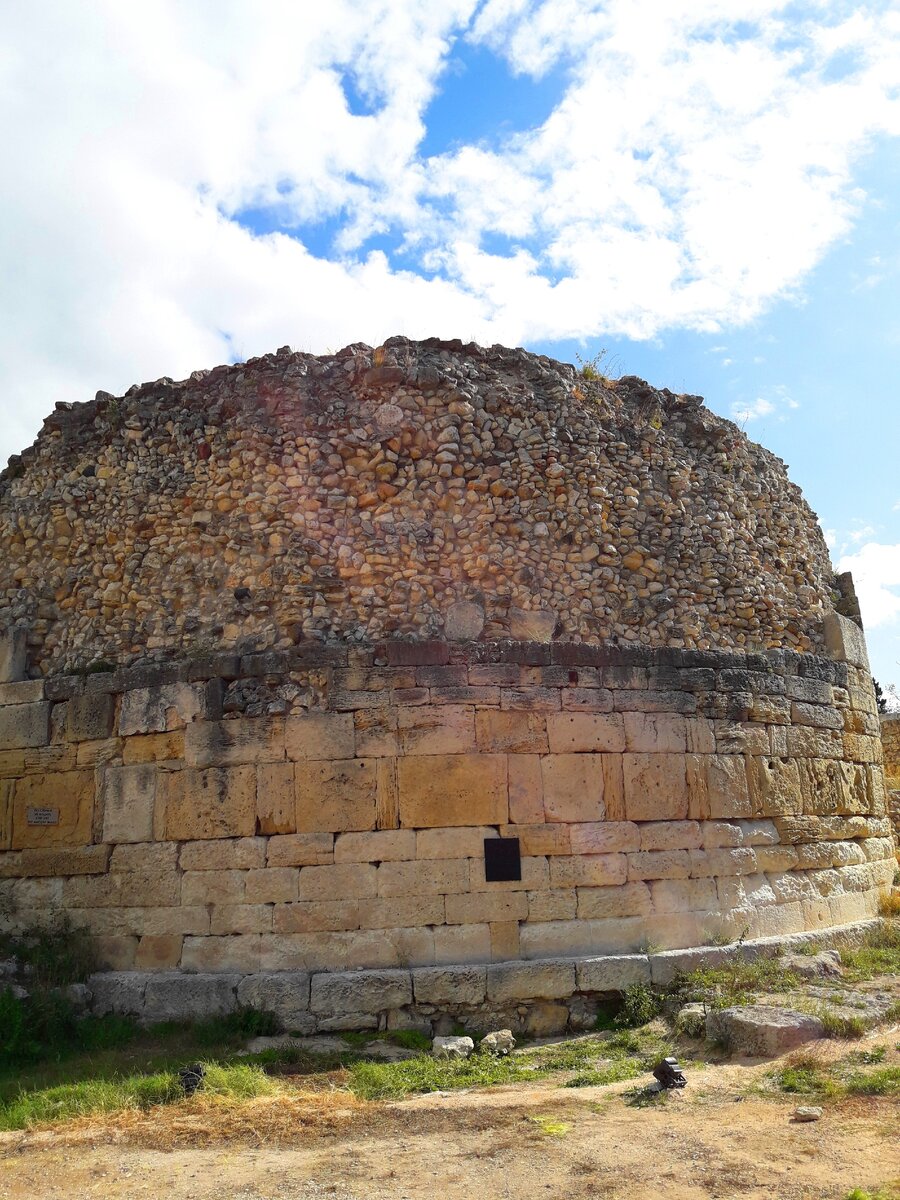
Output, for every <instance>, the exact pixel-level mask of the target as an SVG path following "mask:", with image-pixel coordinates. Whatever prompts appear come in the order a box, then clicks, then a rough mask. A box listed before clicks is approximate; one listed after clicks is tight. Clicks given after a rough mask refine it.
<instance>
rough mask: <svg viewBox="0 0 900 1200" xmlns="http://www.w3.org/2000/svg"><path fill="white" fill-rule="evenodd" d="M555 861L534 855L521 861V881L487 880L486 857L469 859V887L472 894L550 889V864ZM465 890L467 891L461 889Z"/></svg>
mask: <svg viewBox="0 0 900 1200" xmlns="http://www.w3.org/2000/svg"><path fill="white" fill-rule="evenodd" d="M550 861H553V860H551V859H547V858H544V857H543V856H542V855H532V856H531V857H525V858H523V859H522V860H521V867H522V870H521V875H522V878H521V879H504V880H491V882H490V883H489V882H488V881H487V880H486V879H485V871H484V855H483V854H480V855H479V856H478V857H477V858H470V859H469V886H468V890H469V891H472V892H521V891H537V890H540V889H543V888H549V887H550V870H549V867H548V865H547V864H548V863H549V862H550ZM460 890H465V889H460Z"/></svg>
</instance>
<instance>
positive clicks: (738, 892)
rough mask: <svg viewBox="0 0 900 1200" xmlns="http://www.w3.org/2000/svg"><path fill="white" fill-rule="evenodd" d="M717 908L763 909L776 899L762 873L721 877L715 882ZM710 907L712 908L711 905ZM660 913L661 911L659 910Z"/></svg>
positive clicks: (727, 909) (706, 881) (699, 881)
mask: <svg viewBox="0 0 900 1200" xmlns="http://www.w3.org/2000/svg"><path fill="white" fill-rule="evenodd" d="M694 882H695V883H711V882H712V880H700V879H697V880H694ZM715 884H716V892H717V895H718V898H719V906H720V907H721V908H723V909H725V910H726V911H729V910H735V909H744V908H763V907H764V906H765V905H767V904H777V903H778V897H777V896H776V895H775V889H774V888H773V887H772V885H771V883H770V882H769V880H768V879H767V878H766V876H765V875H764V874H762V873H760V874H756V875H723V876H722V877H721V878H720V879H716V880H715ZM710 907H713V906H712V905H711V906H710ZM659 911H660V912H662V911H663V910H662V909H659Z"/></svg>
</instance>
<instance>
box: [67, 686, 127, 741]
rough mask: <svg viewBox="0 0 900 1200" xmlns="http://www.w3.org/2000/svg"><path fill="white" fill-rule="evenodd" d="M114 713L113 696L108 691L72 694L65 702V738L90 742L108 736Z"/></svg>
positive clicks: (110, 731) (111, 728)
mask: <svg viewBox="0 0 900 1200" xmlns="http://www.w3.org/2000/svg"><path fill="white" fill-rule="evenodd" d="M115 715H116V701H115V697H114V696H112V695H110V694H109V692H104V693H101V694H100V695H94V694H93V693H91V694H88V695H84V696H73V697H72V699H71V700H69V701H68V702H67V704H66V727H65V728H66V739H67V740H68V741H70V742H92V741H100V740H101V739H103V738H108V737H109V736H110V734H111V733H112V731H113V722H114V720H115Z"/></svg>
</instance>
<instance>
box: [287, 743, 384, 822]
mask: <svg viewBox="0 0 900 1200" xmlns="http://www.w3.org/2000/svg"><path fill="white" fill-rule="evenodd" d="M377 763H378V760H377V759H374V758H350V759H334V760H332V761H327V762H307V763H297V764H296V767H295V780H296V794H297V831H298V832H299V833H318V832H321V831H323V830H324V831H326V832H331V833H347V832H351V831H353V832H356V831H364V830H369V829H374V828H375V825H376V822H377V817H378V811H377V793H378V776H377V770H376V767H377Z"/></svg>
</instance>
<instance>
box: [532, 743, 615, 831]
mask: <svg viewBox="0 0 900 1200" xmlns="http://www.w3.org/2000/svg"><path fill="white" fill-rule="evenodd" d="M603 757H604V756H603V755H598V754H548V755H546V756H545V757H543V758H542V759H541V782H542V787H543V793H544V818H545V820H547V821H564V822H576V821H577V822H584V821H600V820H602V819H603V817H604V816H606V809H605V807H604V803H603V794H604V782H605V776H604V771H603Z"/></svg>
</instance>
